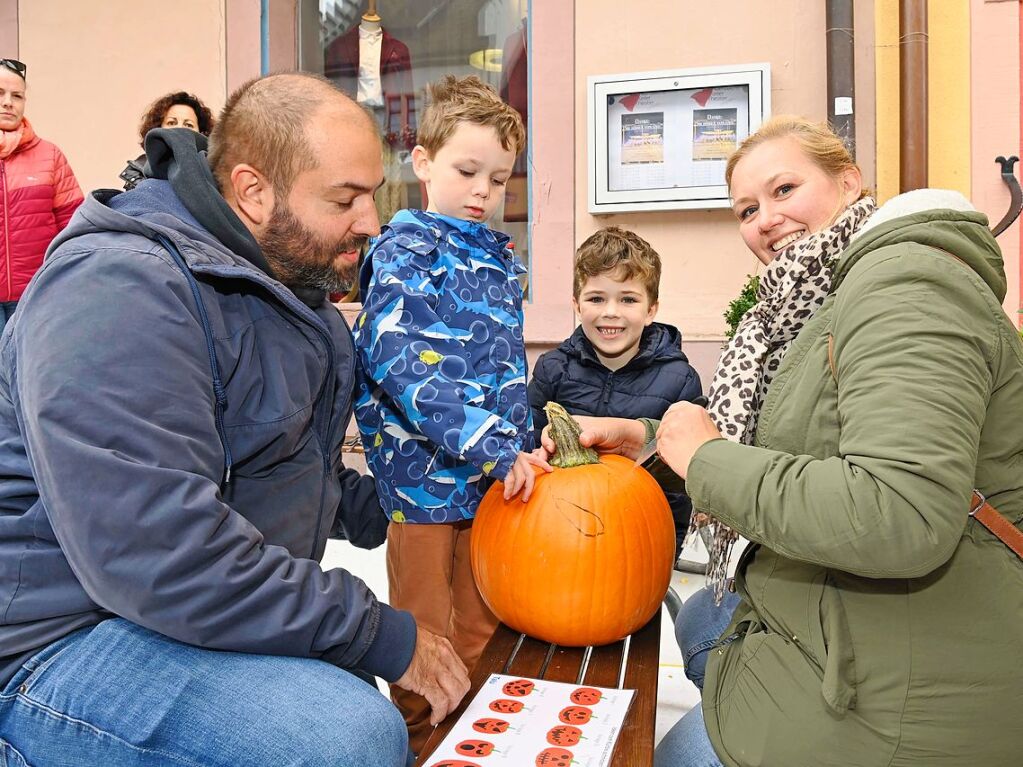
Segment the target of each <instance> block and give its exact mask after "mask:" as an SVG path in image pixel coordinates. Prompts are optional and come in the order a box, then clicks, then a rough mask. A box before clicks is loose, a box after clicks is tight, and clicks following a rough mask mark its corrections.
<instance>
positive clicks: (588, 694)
mask: <svg viewBox="0 0 1023 767" xmlns="http://www.w3.org/2000/svg"><path fill="white" fill-rule="evenodd" d="M568 697H569V699H570V700H571V701H572V702H573V703H578V704H579V705H580V706H593V705H596V704H597V703H600V699H601V698H602V697H603V696H602V695H601V693H600V690H595V689H593V688H592V687H580V688H579V689H578V690H575V691H574V692H573V693H572V694H571V695H569V696H568Z"/></svg>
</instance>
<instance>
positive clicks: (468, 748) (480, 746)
mask: <svg viewBox="0 0 1023 767" xmlns="http://www.w3.org/2000/svg"><path fill="white" fill-rule="evenodd" d="M493 750H494V744H493V743H488V742H487V741H485V740H463V741H462V742H461V743H459V744H458V745H457V746H455V751H457V752H458V753H460V754H465V755H466V756H490V753H491V752H492V751H493Z"/></svg>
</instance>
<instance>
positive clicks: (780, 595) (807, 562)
mask: <svg viewBox="0 0 1023 767" xmlns="http://www.w3.org/2000/svg"><path fill="white" fill-rule="evenodd" d="M950 254H951V255H950ZM1005 284H1006V283H1005V275H1004V272H1003V268H1002V259H1001V255H1000V253H999V250H998V247H997V245H996V244H995V241H994V239H993V238H992V236H991V234H990V232H989V231H988V228H987V220H986V218H985V217H984V216H983V215H981V214H979V213H970V212H955V211H950V210H929V211H925V212H922V213H915V214H913V215H909V216H903V217H901V218H897V219H895V220H892V221H889V222H887V223H885V224H881V225H879V226H877V227H875V228H873V229H870V230H869V231H866V232H864V233H863V234H862V235H861V236H860V238H859V239H857V240H856V241H854V243H853V244H852V245H851V246H850V247H849V248H848V249H847V251H846V252H845V253H844V254H843V256H842V257H841V260H840V261H839V263H838V265H837V267H836V274H835V278H834V284H833V288H832V294H831V295H830V296H829V297H828V298H827V300H826V301H825V303H824V305H823V306H822V307H821V309H820V310H819V311H818V312H817V314H816V315H815V316H814V317H813V318H812V319H811V320H810V321H809V322H808V323H807V325H806V326H805V327H804V329H803V331H802V332H801V333H800V334H799V336H798V337H797V338H796V340H795V341H794V342H793V344H792V346H791V347H790V349H789V351H788V354H787V355H786V357H785V359H784V361H783V364H782V367H781V369H780V370H779V372H778V374H777V376H776V378H775V380H774V382H773V383H772V385H771V389H770V391H769V393H768V396H767V399H766V401H765V403H764V406H763V409H762V411H761V415H760V420H759V424H758V429H757V438H756V446H747V445H739V444H736V443H733V442H728V441H725V440H715V441H713V442H710V443H707V444H705V445H704V446H702V447H701V448H700V449H699V451H697V453H696V455H695V457H694V459H693V461H692V462H691V464H690V467H689V472H688V482H687V485H688V492H689V494H690V496H691V497H692V499H693V504H694V506H695V508H697V509H698V510H700V511H704V512H708V513H710V514H713V515H714V516H715V517H717V518H718V519H720V520H722V521H724V522H725V523H727V524H728V525H730V526H732V527H733V528H734V529H736V530H738V531H739V532H741V533H742V534H743V535H744V536H746V537H747V538H749V540H750V541H751V542H752V544H751V546H750V547H749V548H748V549H747V551H746V552H745V553H744V554H743V556H742V558H741V559H740V562H739V566H738V573H737V577H736V587H737V590H738V592H739V594H740V595H741V596H742V602H741V604H740V606H739V608H738V610H737V611H736V613H735V617H734V618H733V621H732V624H731V626H730V627H729V629H728V631H727V632H726V633H725V636H724V637H723V638H722V640H721V641H720V642H719V644H718V646H717V647H716V648H714V649H713V650H712V651H711V658H710V662H709V664H708V670H707V677H706V681H705V686H704V690H703V710H704V716H705V720H706V723H707V729H708V732H709V735H710V738H711V741H712V743H713V745H714V748H715V750H716V751H717V753H718V755H719V757H720V758H721V759H722V761H723V762H724V763H725V764H726V765H728V766H729V767H736V766H738V765H742V766H743V767H745V766H747V765H767V766H768V767H824V766H828V765H834V766H835V767H860V766H861V765H862V767H878V766H879V765H885V766H889V767H901V766H902V765H927V766H928V767H946V766H947V767H950V766H951V765H956V766H957V767H973V766H975V765H976V766H981V765H982V766H983V767H1017V766H1018V765H1021V764H1023V723H1021V722H1020V717H1021V716H1023V561H1021V560H1020V559H1018V558H1017V557H1016V555H1015V554H1013V553H1012V551H1011V550H1010V549H1008V548H1007V547H1006V546H1005V545H1004V544H1003V543H1002V542H1001V541H999V540H998V539H997V538H995V537H994V536H993V535H992V534H991V533H990V532H988V531H987V530H986V529H985V528H983V527H982V526H981V525H980V524H979V523H978V522H976V521H975V520H973V519H971V518H970V516H969V509H970V505H971V504H970V500H971V492H972V490H973V489H974V488H978V489H979V490H980V491H981V492H982V493H984V494H985V495H986V496H987V497H988V499H989V500H990V501H991V503H992V505H993V506H994V507H995V508H996V509H998V510H999V511H1001V512H1002V513H1003V514H1004V515H1006V516H1007V517H1009V518H1010V519H1011V520H1013V521H1014V522H1015V523H1016V524H1017V525H1019V523H1020V520H1021V517H1023V344H1021V342H1020V338H1019V335H1018V333H1017V331H1016V330H1015V328H1014V327H1013V326H1012V324H1011V323H1010V322H1009V320H1008V318H1007V317H1006V315H1005V312H1004V311H1003V309H1002V307H1001V301H1002V299H1003V298H1004V296H1005Z"/></svg>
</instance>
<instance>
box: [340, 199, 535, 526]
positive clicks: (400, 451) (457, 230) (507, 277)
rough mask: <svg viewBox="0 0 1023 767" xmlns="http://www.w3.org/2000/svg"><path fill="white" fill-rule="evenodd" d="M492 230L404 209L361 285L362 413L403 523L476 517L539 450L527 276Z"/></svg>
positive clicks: (365, 437) (388, 498)
mask: <svg viewBox="0 0 1023 767" xmlns="http://www.w3.org/2000/svg"><path fill="white" fill-rule="evenodd" d="M508 241H509V240H508V236H507V235H505V234H501V233H500V232H495V231H493V230H491V229H489V228H487V226H485V225H484V224H479V223H476V222H473V221H463V220H460V219H455V218H449V217H447V216H442V215H440V214H435V213H425V212H422V211H414V210H402V211H399V212H398V213H397V214H396V215H395V216H394V218H393V219H391V222H390V223H389V224H388V225H387V226H386V227H384V230H383V232H382V233H381V234H380V236H379V237H378V238H377V239H376V240H374V242H373V244H372V247H371V248H370V252H369V255H368V256H367V258H366V261H365V263H364V264H363V266H362V270H361V274H360V279H359V284H360V288H361V294H362V302H363V303H362V312H360V314H359V316H358V318H357V319H356V322H355V333H354V334H355V344H356V348H357V360H358V371H357V378H356V381H357V383H356V403H355V417H356V420H357V422H358V425H359V433H360V435H361V437H362V442H363V444H364V446H365V448H366V462H367V465H368V467H369V469H370V471H371V472H372V473H373V476H374V477H375V478H376V485H377V493H378V495H379V496H380V505H381V507H382V508H383V509H384V511H385V512H386V513H387V515H388V516H389V517H390V519H391V520H393V521H395V522H412V523H443V522H455V521H458V520H462V519H471V518H472V517H473V516H474V515H475V513H476V508H477V506H478V505H479V502H480V499H482V497H483V493H484V492H486V489H487V487H488V486H489V484H490V478H496V479H504V477H505V475H506V474H507V473H508V471H509V470H510V469H511V466H512V464H513V463H514V461H515V456H516V454H517V453H518V452H519V451H522V450H529V449H531V448H532V423H531V421H532V418H531V416H530V411H529V403H528V400H527V395H526V350H525V345H524V342H523V338H522V288H521V287H520V285H519V281H518V276H519V275H520V274H523V273H524V272H525V269H524V268H523V266H522V265H521V264H520V263H519V262H518V260H517V259H516V258H515V257H514V255H513V254H512V252H511V250H510V249H509V247H508Z"/></svg>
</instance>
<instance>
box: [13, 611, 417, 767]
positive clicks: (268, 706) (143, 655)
mask: <svg viewBox="0 0 1023 767" xmlns="http://www.w3.org/2000/svg"><path fill="white" fill-rule="evenodd" d="M407 742H408V741H407V736H406V734H405V723H404V722H403V721H402V719H401V716H400V715H399V714H398V711H397V709H395V708H394V706H393V705H391V703H390V701H388V700H387V699H386V698H385V697H384V696H383V695H381V694H380V692H379V691H378V690H377V689H376V688H374V687H371V686H370V685H368V684H366V682H364V681H362V680H361V679H359V678H357V677H355V676H353V675H351V674H350V673H348V672H346V671H343V670H341V669H339V668H336V667H334V666H331V665H330V664H328V663H324V662H322V661H318V660H310V659H303V658H285V657H278V656H269V655H246V654H243V653H231V652H217V651H214V650H204V649H201V648H198V647H193V646H191V645H186V644H181V643H179V642H175V641H174V640H172V639H168V638H167V637H165V636H162V635H160V634H156V633H154V632H152V631H148V630H146V629H144V628H141V627H139V626H137V625H135V624H133V623H129V622H128V621H125V620H121V619H111V620H107V621H104V622H103V623H100V624H99V625H98V626H95V627H92V628H87V629H82V630H80V631H77V632H75V633H73V634H70V635H68V636H66V637H64V638H63V639H60V640H58V641H57V642H55V643H53V644H52V645H50V646H48V647H46V648H45V649H44V650H42V651H41V652H39V653H38V654H37V655H35V656H34V657H32V658H31V659H30V660H29V661H28V662H27V663H26V664H24V666H23V667H22V668H21V669H20V670H19V672H18V673H17V674H16V675H15V677H14V679H13V680H12V681H11V682H10V684H8V685H7V687H6V689H4V690H3V692H2V693H0V765H3V766H4V767H9V766H10V765H16V766H17V767H23V766H24V765H30V766H31V767H44V765H45V767H82V765H103V766H104V767H123V765H133V766H137V767H142V766H144V765H161V767H175V766H187V767H221V766H222V767H242V766H243V765H261V766H263V765H271V764H273V765H276V764H288V765H317V766H320V765H324V766H325V765H338V767H341V766H345V767H347V766H348V765H353V766H354V765H370V764H372V765H374V766H376V765H382V766H383V767H404V766H405V765H406V763H407V759H408V754H407V749H408V746H407Z"/></svg>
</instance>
